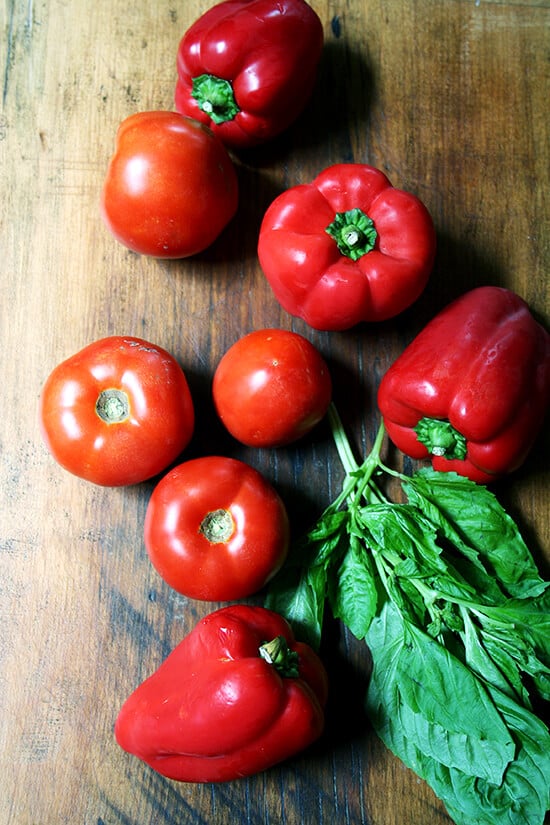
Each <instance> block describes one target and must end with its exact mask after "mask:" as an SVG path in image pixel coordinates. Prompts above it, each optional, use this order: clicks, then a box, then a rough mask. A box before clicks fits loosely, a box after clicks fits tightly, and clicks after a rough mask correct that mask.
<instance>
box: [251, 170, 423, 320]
mask: <svg viewBox="0 0 550 825" xmlns="http://www.w3.org/2000/svg"><path fill="white" fill-rule="evenodd" d="M434 255H435V231H434V226H433V222H432V219H431V217H430V215H429V213H428V211H427V209H426V207H425V206H424V205H423V204H422V203H421V202H420V201H419V200H418V198H416V197H415V196H414V195H412V194H409V193H408V192H404V191H402V190H400V189H395V188H394V187H393V186H392V185H391V183H390V181H389V180H388V178H387V177H386V176H385V175H384V174H383V173H382V172H380V171H379V170H378V169H375V168H373V167H372V166H367V165H365V164H359V163H343V164H336V165H335V166H330V167H328V168H327V169H325V170H324V171H323V172H321V174H320V175H318V176H317V177H316V178H315V180H314V181H313V182H312V183H310V184H302V185H299V186H295V187H293V188H291V189H288V190H287V191H286V192H283V193H282V194H281V195H279V196H278V197H277V198H276V199H275V201H274V202H273V203H272V204H271V206H270V207H269V208H268V210H267V212H266V214H265V216H264V219H263V221H262V225H261V227H260V237H259V241H258V256H259V260H260V265H261V267H262V269H263V272H264V274H265V276H266V278H267V280H268V281H269V283H270V285H271V288H272V289H273V292H274V294H275V297H276V298H277V300H278V301H279V303H280V304H281V305H282V306H283V308H284V309H285V310H286V311H287V312H289V313H290V314H291V315H297V316H299V317H301V318H303V319H304V320H305V321H306V322H307V323H308V324H309V325H310V326H311V327H314V328H316V329H321V330H344V329H349V328H350V327H352V326H355V325H356V324H358V323H359V322H361V321H383V320H386V319H388V318H392V317H393V316H395V315H398V314H399V313H400V312H402V311H403V310H404V309H406V308H407V307H408V306H410V305H411V304H412V303H413V302H414V301H415V300H416V299H417V298H418V297H419V296H420V294H421V293H422V291H423V290H424V287H425V286H426V283H427V281H428V278H429V275H430V271H431V268H432V264H433V259H434Z"/></svg>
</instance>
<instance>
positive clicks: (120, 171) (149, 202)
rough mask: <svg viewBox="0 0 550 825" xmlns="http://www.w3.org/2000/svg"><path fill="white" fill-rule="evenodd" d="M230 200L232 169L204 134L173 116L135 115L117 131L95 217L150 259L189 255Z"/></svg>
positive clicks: (211, 232) (216, 225)
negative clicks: (99, 207) (99, 206)
mask: <svg viewBox="0 0 550 825" xmlns="http://www.w3.org/2000/svg"><path fill="white" fill-rule="evenodd" d="M237 200H238V186H237V175H236V172H235V167H234V165H233V163H232V161H231V158H230V157H229V155H228V153H227V150H226V149H225V147H224V146H223V144H222V143H221V141H219V140H218V138H216V137H215V136H214V135H213V134H212V132H211V131H210V129H208V128H207V127H206V126H203V125H202V124H201V123H199V122H198V121H196V120H193V119H192V118H188V117H184V116H183V115H180V114H178V113H176V112H138V113H137V114H135V115H132V116H131V117H128V118H126V120H124V121H123V122H122V123H121V125H120V127H119V129H118V133H117V139H116V147H115V153H114V155H113V157H112V158H111V161H110V164H109V167H108V170H107V176H106V179H105V183H104V186H103V192H102V196H101V212H102V215H103V219H104V220H105V223H106V224H107V226H108V227H109V229H110V230H111V232H112V233H113V235H114V236H115V238H116V239H117V240H118V241H120V242H121V243H122V244H124V246H127V247H128V248H129V249H132V250H133V251H134V252H139V253H141V254H143V255H152V256H153V257H156V258H186V257H188V256H189V255H195V254H196V253H197V252H201V251H202V250H203V249H206V247H207V246H210V244H211V243H212V242H213V241H214V240H215V239H216V238H217V237H218V235H219V234H220V232H221V231H222V229H223V228H224V227H225V226H226V225H227V223H228V222H229V220H230V219H231V218H232V217H233V215H234V214H235V211H236V209H237Z"/></svg>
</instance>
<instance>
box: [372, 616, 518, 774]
mask: <svg viewBox="0 0 550 825" xmlns="http://www.w3.org/2000/svg"><path fill="white" fill-rule="evenodd" d="M393 612H394V616H393V618H392V621H394V622H397V621H398V622H400V623H401V624H402V627H403V640H404V644H403V648H402V650H401V651H400V653H399V656H398V659H397V665H396V678H397V681H398V687H399V695H400V697H401V700H402V704H403V705H406V707H407V710H410V711H411V716H410V721H411V728H410V729H407V733H408V735H409V737H410V736H411V733H412V731H413V729H415V730H416V731H417V733H418V734H419V735H420V736H421V737H422V740H421V741H422V743H423V745H424V746H425V747H426V748H428V750H424V748H423V747H421V750H423V752H424V753H426V754H427V755H430V756H435V755H436V749H437V744H438V743H439V745H441V746H442V748H441V751H440V753H439V761H441V762H443V763H445V764H448V765H449V766H452V767H457V768H459V769H460V770H462V771H464V772H467V771H468V766H469V768H470V770H471V771H473V772H475V773H476V775H478V776H485V777H486V778H487V779H490V780H491V781H494V782H497V781H499V780H500V779H501V778H502V773H503V771H504V769H505V767H506V765H507V764H508V762H509V761H510V759H511V758H512V757H513V755H514V744H513V742H512V740H511V738H510V736H509V734H508V731H507V730H506V726H505V725H504V724H503V722H502V719H501V718H500V715H499V714H498V712H497V711H496V709H495V706H494V704H493V702H492V700H491V698H490V697H489V696H488V694H487V691H486V690H485V688H484V686H483V685H482V683H481V682H480V681H479V680H478V679H476V678H475V676H474V675H473V674H472V672H471V671H470V670H469V669H468V668H467V667H466V666H465V665H464V664H463V663H462V662H460V661H459V660H458V659H457V658H456V657H455V656H453V655H452V654H451V653H450V652H449V651H448V650H447V649H446V648H445V647H443V645H441V644H439V642H437V641H435V640H434V639H432V638H431V637H430V636H428V635H427V634H426V633H424V632H423V631H421V630H419V629H418V628H417V627H414V625H411V624H410V623H409V622H407V621H403V619H402V618H401V617H400V616H399V614H398V613H397V611H393ZM369 638H370V637H367V642H368V641H369ZM373 655H374V654H373ZM466 708H467V712H464V710H463V709H466ZM402 721H403V715H402ZM419 741H420V740H419ZM443 742H445V743H446V744H445V747H444V748H443ZM434 748H435V749H434ZM447 759H450V760H451V761H450V762H448V763H447V762H446V760H447Z"/></svg>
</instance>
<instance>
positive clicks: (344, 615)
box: [329, 536, 378, 639]
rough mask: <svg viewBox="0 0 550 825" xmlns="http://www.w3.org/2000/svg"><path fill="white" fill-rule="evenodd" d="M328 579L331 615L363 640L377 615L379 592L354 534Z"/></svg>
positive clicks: (365, 555) (367, 557)
mask: <svg viewBox="0 0 550 825" xmlns="http://www.w3.org/2000/svg"><path fill="white" fill-rule="evenodd" d="M331 582H332V585H329V600H330V604H331V608H332V613H333V615H334V617H335V618H336V619H341V620H342V621H343V622H344V624H345V625H346V626H347V627H348V628H349V629H350V630H351V632H352V633H353V635H354V636H356V637H357V638H358V639H363V638H364V637H365V634H366V632H367V630H368V628H369V625H370V623H371V621H372V619H373V617H374V615H375V614H376V608H377V605H378V591H377V587H376V579H375V573H374V570H373V567H372V563H371V561H370V558H369V556H368V553H367V552H366V550H365V549H364V548H363V547H362V546H361V543H360V542H359V540H358V539H357V537H356V536H351V537H350V546H349V550H348V551H347V553H345V554H344V556H343V558H342V561H341V563H340V566H339V567H338V571H337V574H336V577H335V578H331Z"/></svg>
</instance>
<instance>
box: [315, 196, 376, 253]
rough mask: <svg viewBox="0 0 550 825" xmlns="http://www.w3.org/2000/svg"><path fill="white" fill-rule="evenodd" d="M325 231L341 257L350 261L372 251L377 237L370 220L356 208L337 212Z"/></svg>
mask: <svg viewBox="0 0 550 825" xmlns="http://www.w3.org/2000/svg"><path fill="white" fill-rule="evenodd" d="M325 231H326V232H327V233H328V234H329V235H330V236H331V238H334V240H335V241H336V245H337V247H338V249H339V250H340V252H341V253H342V255H345V256H346V257H348V258H351V260H352V261H357V260H359V258H362V257H363V255H366V254H367V252H370V251H371V250H373V249H374V246H375V244H376V238H377V236H378V233H377V232H376V229H375V228H374V223H373V221H372V220H371V218H369V216H368V215H365V213H364V212H363V211H362V210H361V209H358V208H355V209H349V210H348V211H347V212H337V213H336V215H335V216H334V220H333V221H332V223H331V224H329V225H328V226H327V227H326V229H325Z"/></svg>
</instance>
